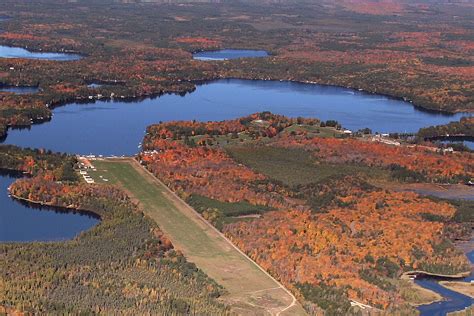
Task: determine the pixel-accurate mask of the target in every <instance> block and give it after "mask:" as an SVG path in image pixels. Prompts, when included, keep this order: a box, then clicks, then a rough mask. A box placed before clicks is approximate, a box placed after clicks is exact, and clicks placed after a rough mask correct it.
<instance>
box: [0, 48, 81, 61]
mask: <svg viewBox="0 0 474 316" xmlns="http://www.w3.org/2000/svg"><path fill="white" fill-rule="evenodd" d="M0 58H26V59H44V60H56V61H73V60H79V59H81V58H82V56H80V55H78V54H70V53H44V52H31V51H29V50H26V49H24V48H21V47H10V46H4V45H0Z"/></svg>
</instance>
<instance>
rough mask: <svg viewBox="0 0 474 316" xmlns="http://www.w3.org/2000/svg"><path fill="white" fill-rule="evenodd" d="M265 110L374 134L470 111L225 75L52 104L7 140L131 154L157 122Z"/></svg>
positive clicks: (445, 120) (55, 148) (439, 121)
mask: <svg viewBox="0 0 474 316" xmlns="http://www.w3.org/2000/svg"><path fill="white" fill-rule="evenodd" d="M260 111H271V112H273V113H277V114H283V115H287V116H290V117H297V116H303V117H316V118H320V119H322V120H329V119H335V120H337V121H339V122H340V123H341V124H342V125H343V126H344V127H345V128H349V129H351V130H353V131H356V130H358V129H362V128H365V127H369V128H371V129H372V130H373V131H374V132H375V131H378V132H416V131H418V129H419V128H420V127H424V126H431V125H440V124H446V123H448V122H450V121H454V120H459V119H460V118H461V117H462V116H466V114H463V113H458V114H454V115H446V114H440V113H432V112H424V111H420V110H418V109H416V108H415V107H414V106H413V105H412V104H411V103H409V102H403V101H401V100H395V99H391V98H388V97H385V96H380V95H373V94H367V93H363V92H359V91H354V90H350V89H346V88H338V87H330V86H321V85H313V84H300V83H293V82H280V81H257V80H237V79H228V80H218V81H213V82H208V83H204V84H201V85H198V86H197V89H196V90H195V91H194V92H192V93H188V94H186V95H185V96H180V95H169V94H168V95H163V96H161V97H159V98H153V99H151V98H147V99H144V100H140V101H136V102H124V101H121V100H117V99H116V100H113V101H97V102H95V103H93V104H78V103H71V104H68V105H66V106H62V107H58V108H56V109H54V110H53V115H54V117H53V119H52V120H51V121H50V122H47V123H44V124H40V125H33V126H32V127H31V129H10V130H9V131H8V136H7V138H6V140H5V143H7V144H13V145H18V146H22V147H32V148H45V149H51V150H53V151H59V152H68V153H79V154H90V153H93V154H103V155H133V154H135V153H137V152H138V151H139V148H138V144H139V143H140V142H141V141H142V139H143V136H144V132H145V129H146V127H147V126H148V125H151V124H155V123H158V122H159V121H170V120H193V119H195V120H198V121H209V120H225V119H234V118H237V117H241V116H245V115H249V114H252V113H255V112H260Z"/></svg>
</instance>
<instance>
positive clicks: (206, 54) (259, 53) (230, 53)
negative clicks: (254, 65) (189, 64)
mask: <svg viewBox="0 0 474 316" xmlns="http://www.w3.org/2000/svg"><path fill="white" fill-rule="evenodd" d="M267 56H268V53H267V52H266V51H264V50H251V49H221V50H213V51H203V52H197V53H194V54H193V58H194V59H197V60H228V59H237V58H250V57H267Z"/></svg>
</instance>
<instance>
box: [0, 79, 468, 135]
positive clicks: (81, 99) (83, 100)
mask: <svg viewBox="0 0 474 316" xmlns="http://www.w3.org/2000/svg"><path fill="white" fill-rule="evenodd" d="M219 80H246V81H266V82H268V81H270V82H288V83H296V84H303V85H312V86H321V87H332V88H340V89H349V90H351V91H353V92H356V93H362V94H366V95H379V96H382V97H386V98H389V99H392V100H397V101H403V102H405V103H408V104H410V105H411V106H413V107H414V108H415V110H417V111H420V112H425V113H430V114H438V115H444V116H455V115H457V114H465V115H466V116H471V115H473V114H474V109H472V110H471V109H459V110H455V111H445V110H440V109H430V108H427V107H423V106H420V105H417V104H415V103H413V101H412V100H410V99H408V98H407V97H400V96H396V95H390V94H386V93H379V92H372V91H368V90H364V89H361V88H355V87H351V86H343V85H337V84H329V83H322V82H321V83H320V82H317V81H311V80H297V79H288V78H287V79H274V78H263V77H262V78H250V77H237V76H235V77H233V76H226V77H223V76H218V75H217V76H214V77H209V78H206V79H196V80H181V79H178V81H177V82H176V83H174V84H175V85H180V84H182V83H189V84H191V85H192V87H183V88H182V89H169V90H167V89H163V90H160V91H157V92H153V93H149V94H142V95H131V96H125V95H116V96H115V95H114V96H105V95H103V96H100V97H99V96H98V95H92V96H91V95H87V96H81V95H78V96H71V97H70V98H65V99H64V100H62V101H59V102H51V103H47V104H46V106H47V108H48V109H49V110H51V115H50V116H49V117H37V118H33V119H31V124H26V125H25V124H20V125H11V124H8V125H7V126H6V130H5V131H4V133H2V131H0V143H1V142H3V141H4V140H5V139H6V138H7V137H8V130H9V129H28V128H30V127H31V126H33V125H36V124H42V123H46V122H48V121H50V120H51V119H52V117H53V115H52V110H54V109H55V108H58V107H62V106H67V105H68V104H70V103H79V104H94V103H95V102H96V101H105V102H110V101H119V102H125V103H135V102H140V101H143V100H145V99H155V98H159V97H161V96H163V95H182V96H184V95H186V94H188V93H192V92H194V91H195V90H196V89H197V87H198V86H201V85H205V84H209V83H213V82H216V81H219ZM87 82H89V81H87ZM120 82H121V83H122V84H124V83H126V81H120ZM2 84H3V85H8V83H2ZM91 97H92V98H91Z"/></svg>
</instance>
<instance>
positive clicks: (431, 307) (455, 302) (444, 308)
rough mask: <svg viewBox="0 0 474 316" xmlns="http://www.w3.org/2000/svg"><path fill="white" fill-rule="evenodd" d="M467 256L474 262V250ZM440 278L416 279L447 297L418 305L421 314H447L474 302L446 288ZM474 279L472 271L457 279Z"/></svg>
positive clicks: (466, 280) (419, 283) (429, 315)
mask: <svg viewBox="0 0 474 316" xmlns="http://www.w3.org/2000/svg"><path fill="white" fill-rule="evenodd" d="M470 242H471V243H473V242H474V240H471V241H470ZM467 257H468V259H469V261H470V262H471V264H474V251H470V252H469V253H467ZM439 280H440V278H433V277H421V278H419V279H418V278H417V279H416V280H415V283H416V284H418V285H420V286H422V287H424V288H427V289H429V290H432V291H434V292H436V293H438V294H440V295H441V296H443V297H444V299H445V300H443V301H441V302H434V303H431V304H427V305H421V306H418V310H419V311H420V316H431V315H437V316H438V315H439V316H445V315H447V314H448V313H451V312H455V311H459V310H463V309H465V308H467V307H469V306H471V305H473V304H474V299H472V298H470V297H469V296H467V295H464V294H461V293H458V292H455V291H451V290H449V289H447V288H445V287H444V286H442V285H440V284H439V283H438V281H439ZM472 280H474V274H473V273H472V272H471V274H470V275H469V276H468V277H465V278H463V279H460V280H455V281H461V282H471V281H472Z"/></svg>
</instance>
